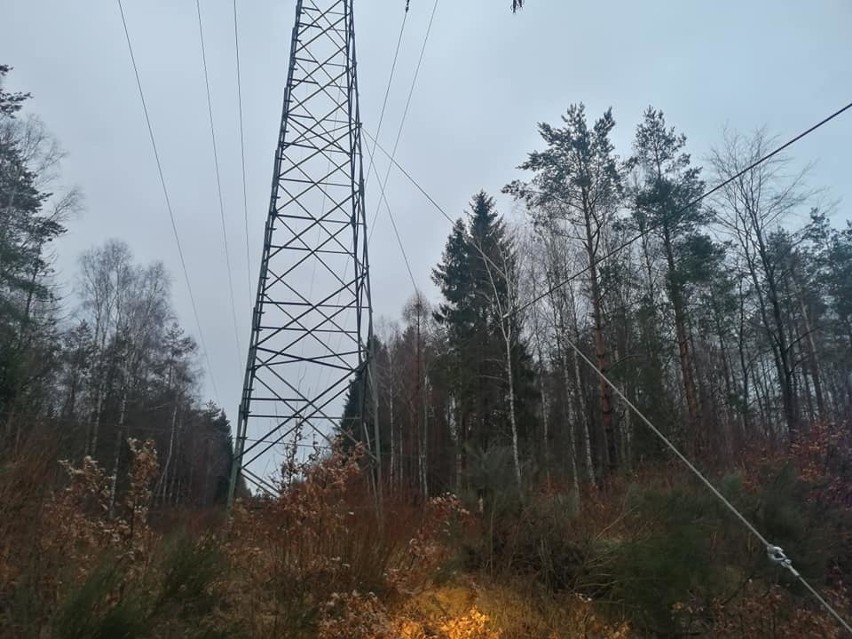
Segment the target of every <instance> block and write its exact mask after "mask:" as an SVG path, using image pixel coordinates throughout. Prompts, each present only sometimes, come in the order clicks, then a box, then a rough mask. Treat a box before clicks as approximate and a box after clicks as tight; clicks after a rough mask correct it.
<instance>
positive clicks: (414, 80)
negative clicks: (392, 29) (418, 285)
mask: <svg viewBox="0 0 852 639" xmlns="http://www.w3.org/2000/svg"><path fill="white" fill-rule="evenodd" d="M437 10H438V0H435V4H433V5H432V15H431V16H429V25H428V26H427V27H426V36H425V37H424V38H423V45H422V46H421V47H420V57H419V58H418V59H417V67H416V68H415V69H414V77H413V78H412V79H411V88H410V89H409V90H408V99H407V100H406V102H405V109H404V110H403V112H402V119H401V120H400V122H399V129H397V132H396V140H395V141H394V143H393V150H392V151H391V154H390V161H391V163H390V164H388V170H387V172H386V173H385V179H384V182H383V183H382V191H383V192H384V190H385V188H387V185H388V179H389V178H390V173H391V169H392V168H393V164H394V158H395V157H396V151H397V149H398V148H399V141H400V139H401V138H402V130H403V128H404V127H405V120H406V118H407V117H408V110H409V108H410V107H411V99H412V98H413V97H414V88H415V87H416V86H417V78H418V77H419V76H420V68H421V67H422V66H423V55H424V54H425V53H426V45H427V44H428V43H429V35H430V34H431V33H432V24H433V23H434V22H435V12H437ZM406 12H407V8H406ZM378 139H379V135H378V132H377V133H376V137H375V138H374V145H373V153H375V150H376V149H375V147H376V146H377V145H378ZM380 207H381V202H379V204H378V205H377V206H376V212H375V213H374V214H373V222H372V224H371V226H370V229H369V235H368V239H372V237H373V231H374V230H375V228H376V218H377V217H378V216H379V208H380ZM391 221H392V222H393V218H391ZM393 224H394V229H396V222H394V223H393Z"/></svg>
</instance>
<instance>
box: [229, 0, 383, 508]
mask: <svg viewBox="0 0 852 639" xmlns="http://www.w3.org/2000/svg"><path fill="white" fill-rule="evenodd" d="M352 5H353V0H297V2H296V24H295V26H294V27H293V36H292V43H291V51H290V64H289V72H288V75H287V86H286V88H285V91H284V109H283V115H282V118H281V129H280V133H279V138H278V147H277V149H276V152H275V170H274V174H273V181H272V198H271V202H270V206H269V215H268V218H267V221H266V230H265V233H264V241H263V257H262V260H261V264H260V276H259V280H258V287H257V298H256V302H255V307H254V313H253V315H252V333H251V342H250V346H249V353H248V364H247V367H246V374H245V382H244V385H243V392H242V398H241V403H240V410H239V418H238V426H237V439H236V442H235V459H234V464H233V470H232V477H231V493H230V494H231V498H233V495H234V492H235V490H236V487H237V485H238V482H239V478H240V477H243V478H244V479H245V480H246V481H248V482H251V483H253V484H254V485H255V486H257V487H259V488H261V489H264V490H267V491H271V490H272V489H273V488H274V487H273V486H272V485H271V484H270V481H269V474H270V472H271V471H277V470H278V466H279V464H278V462H279V461H280V453H279V454H278V456H277V457H276V455H275V453H276V451H277V450H280V446H279V445H280V444H281V443H282V442H285V441H288V438H292V437H294V436H295V435H296V434H298V433H301V434H302V435H304V434H305V433H310V434H314V436H316V435H315V434H319V435H322V436H323V437H325V438H328V437H330V435H331V433H332V432H333V429H334V428H335V427H336V426H338V425H339V423H340V419H341V418H342V416H343V406H344V401H345V397H346V394H347V391H348V389H349V387H350V383H351V382H352V380H353V379H356V378H361V379H365V380H366V379H367V378H368V377H369V375H368V372H369V371H368V362H369V357H368V347H369V344H370V339H371V336H372V312H371V301H370V279H369V267H368V260H367V232H366V230H367V228H366V227H367V224H366V211H365V207H364V175H363V163H362V156H361V120H360V113H359V107H358V80H357V64H356V57H355V35H354V34H355V32H354V22H353V16H352ZM361 376H363V377H361ZM361 386H363V387H366V386H367V385H366V384H362V385H361ZM365 392H366V391H365ZM365 400H366V397H362V398H361V401H360V402H357V403H358V404H360V406H362V407H363V406H368V405H369V404H370V402H367V401H365ZM359 419H360V421H361V423H362V424H364V425H365V424H366V420H365V416H364V415H363V414H362V415H360V417H359ZM364 427H366V426H364Z"/></svg>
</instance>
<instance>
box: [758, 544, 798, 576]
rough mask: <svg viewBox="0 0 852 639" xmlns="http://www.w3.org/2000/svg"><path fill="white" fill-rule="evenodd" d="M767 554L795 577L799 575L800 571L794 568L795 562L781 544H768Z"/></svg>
mask: <svg viewBox="0 0 852 639" xmlns="http://www.w3.org/2000/svg"><path fill="white" fill-rule="evenodd" d="M766 554H767V555H768V556H769V561H772V562H774V563H776V564H778V565H779V566H781V567H782V568H786V569H787V570H789V571H790V572H791V573H792V574H793V576H794V577H798V576H799V571H798V570H796V569H795V568H793V562H792V561H790V559H789V558H788V557H787V555H786V554H784V549H783V548H781V546H767V547H766Z"/></svg>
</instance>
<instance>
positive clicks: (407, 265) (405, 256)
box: [367, 146, 419, 293]
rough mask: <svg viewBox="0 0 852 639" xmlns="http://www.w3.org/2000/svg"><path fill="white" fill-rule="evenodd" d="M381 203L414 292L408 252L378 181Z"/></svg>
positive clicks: (382, 186)
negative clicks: (388, 219)
mask: <svg viewBox="0 0 852 639" xmlns="http://www.w3.org/2000/svg"><path fill="white" fill-rule="evenodd" d="M374 150H375V146H374ZM367 151H368V152H369V149H367ZM373 157H374V156H372V155H371V156H370V160H371V163H372V159H373ZM382 203H384V205H385V211H387V214H388V217H389V218H390V221H391V226H393V233H394V235H395V236H396V244H397V246H399V250H400V252H401V253H402V259H403V261H404V262H405V269H406V270H407V271H408V277H409V279H410V280H411V286H412V287H414V292H415V293H416V292H417V291H418V290H419V288H418V286H417V281H416V280H415V278H414V272H413V271H412V270H411V262H409V260H408V253H407V252H406V250H405V246H404V245H403V243H402V237H401V236H400V234H399V228H398V227H397V225H396V218H395V217H394V214H393V211H391V207H390V204H388V198H387V194H386V192H385V189H384V185H383V184H381V183H380V184H379V204H380V205H381V204H382ZM374 221H375V220H374ZM368 239H369V238H368Z"/></svg>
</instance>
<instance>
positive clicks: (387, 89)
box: [329, 3, 417, 375]
mask: <svg viewBox="0 0 852 639" xmlns="http://www.w3.org/2000/svg"><path fill="white" fill-rule="evenodd" d="M408 11H409V5H408V3H406V5H405V12H404V13H403V16H402V23H401V24H400V27H399V35H398V36H397V40H396V49H395V51H394V54H393V62H392V63H391V70H390V74H389V76H388V82H387V86H386V87H385V97H384V100H383V101H382V108H381V111H380V113H379V123H378V126H377V128H376V137H375V138H373V149H372V151H371V150H370V147H369V145H368V146H367V153H368V155H369V156H370V163H369V165H368V167H367V175H366V177H365V178H364V188H365V190H366V185H367V182H369V180H370V176H371V175H372V172H373V166H374V165H375V157H376V145H377V144H378V138H379V136H380V135H381V131H382V125H383V124H384V120H385V112H386V111H387V106H388V98H389V96H390V91H391V87H392V86H393V79H394V75H395V73H396V65H397V61H398V60H399V51H400V48H401V46H402V37H403V34H404V33H405V25H406V24H407V22H408ZM362 131H363V127H362ZM379 191H380V197H381V198H382V199H385V201H387V200H386V198H385V186H384V184H382V182H381V181H379ZM376 213H377V214H378V208H377V209H376ZM392 217H393V216H391V218H392ZM375 221H376V216H373V223H375ZM392 221H393V220H392ZM394 228H396V223H395V222H394ZM372 237H373V234H372V231H370V232H369V233H368V235H367V243H368V244H369V242H370V240H371V239H372ZM397 241H398V242H399V235H398V234H397ZM400 249H402V245H401V242H400ZM402 252H403V257H404V259H405V261H406V268H408V274H409V277H411V281H412V284H414V276H413V274H412V271H411V267H410V265H408V258H407V256H405V251H404V250H402ZM348 272H349V263H348V262H347V264H346V266H345V267H344V269H343V279H346V275H347V274H348ZM414 290H415V291H416V290H417V285H416V284H414ZM341 295H342V291H341V293H339V294H338V295H337V301H336V302H335V303H339V301H340V297H341ZM342 339H343V338H342V336H341V337H338V340H337V342H338V347H339V345H340V342H341V341H342ZM329 375H331V373H330V372H329Z"/></svg>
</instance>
